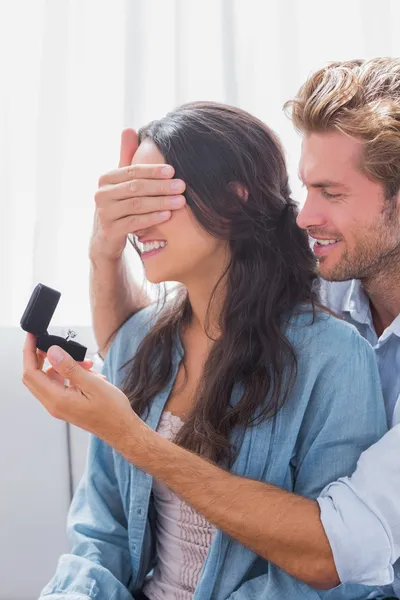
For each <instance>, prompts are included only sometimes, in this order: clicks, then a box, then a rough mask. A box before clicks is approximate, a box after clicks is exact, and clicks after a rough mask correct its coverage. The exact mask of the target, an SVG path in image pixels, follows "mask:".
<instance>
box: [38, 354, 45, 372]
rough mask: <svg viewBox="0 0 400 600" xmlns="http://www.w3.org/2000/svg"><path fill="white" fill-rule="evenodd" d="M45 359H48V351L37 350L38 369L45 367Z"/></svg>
mask: <svg viewBox="0 0 400 600" xmlns="http://www.w3.org/2000/svg"><path fill="white" fill-rule="evenodd" d="M45 360H46V353H45V352H42V351H41V350H38V351H37V362H38V369H40V370H42V369H43V365H44V362H45Z"/></svg>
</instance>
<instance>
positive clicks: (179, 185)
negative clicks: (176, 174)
mask: <svg viewBox="0 0 400 600" xmlns="http://www.w3.org/2000/svg"><path fill="white" fill-rule="evenodd" d="M181 189H182V181H173V182H172V183H171V190H175V191H176V190H181Z"/></svg>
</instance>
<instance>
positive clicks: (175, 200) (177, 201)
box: [171, 196, 183, 208]
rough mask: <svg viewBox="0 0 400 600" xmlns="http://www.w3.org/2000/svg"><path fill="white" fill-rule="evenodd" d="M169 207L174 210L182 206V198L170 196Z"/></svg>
mask: <svg viewBox="0 0 400 600" xmlns="http://www.w3.org/2000/svg"><path fill="white" fill-rule="evenodd" d="M171 206H173V207H174V208H178V207H179V206H183V198H182V196H172V198H171Z"/></svg>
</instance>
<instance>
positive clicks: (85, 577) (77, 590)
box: [40, 307, 154, 600]
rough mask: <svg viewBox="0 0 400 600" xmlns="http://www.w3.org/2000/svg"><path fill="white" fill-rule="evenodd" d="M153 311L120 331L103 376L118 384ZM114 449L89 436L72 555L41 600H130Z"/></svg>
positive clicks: (72, 518) (75, 504) (74, 507)
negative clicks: (122, 368)
mask: <svg viewBox="0 0 400 600" xmlns="http://www.w3.org/2000/svg"><path fill="white" fill-rule="evenodd" d="M153 314H154V309H153V308H152V307H151V308H150V307H149V308H148V309H144V310H142V311H139V312H138V313H136V314H135V315H134V316H133V317H131V318H130V319H129V320H128V321H127V322H126V323H125V324H124V325H123V326H122V327H121V328H120V330H119V331H118V333H117V335H116V336H115V339H114V341H113V343H112V345H111V347H110V349H109V351H108V353H107V356H106V359H105V361H104V365H103V369H102V372H103V374H104V375H105V376H106V377H107V379H108V380H109V381H110V382H111V383H113V384H114V385H117V386H119V385H120V384H121V382H122V379H123V372H122V370H121V365H123V364H124V362H125V361H126V360H127V359H130V358H132V356H133V355H134V353H135V351H136V349H137V346H138V344H139V343H140V341H141V339H142V338H143V336H144V335H145V333H146V332H147V330H148V328H149V326H150V325H149V323H150V319H151V317H152V316H153ZM114 460H115V455H114V453H113V450H112V448H111V447H110V446H108V445H107V444H106V443H105V442H103V441H102V440H100V439H98V438H97V437H95V436H91V437H90V442H89V451H88V458H87V465H86V470H85V474H84V476H83V479H82V480H81V482H80V484H79V486H78V488H77V490H76V493H75V495H74V499H73V501H72V504H71V508H70V511H69V516H68V537H69V541H70V545H71V552H70V554H65V555H63V556H61V558H60V560H59V563H58V566H57V570H56V573H55V575H54V577H53V578H52V580H51V581H50V582H49V584H48V585H47V586H46V587H45V588H44V590H43V591H42V594H41V596H40V600H41V599H42V598H43V599H46V600H59V599H61V598H62V600H92V599H94V598H96V599H97V598H104V599H106V598H107V599H110V600H111V599H112V600H132V595H131V593H130V592H129V591H128V586H129V584H130V582H131V580H132V575H133V574H132V570H131V564H132V561H131V556H130V550H129V538H128V523H127V518H126V515H125V511H124V506H123V502H122V498H121V493H120V490H119V486H118V481H117V477H116V473H115V464H114Z"/></svg>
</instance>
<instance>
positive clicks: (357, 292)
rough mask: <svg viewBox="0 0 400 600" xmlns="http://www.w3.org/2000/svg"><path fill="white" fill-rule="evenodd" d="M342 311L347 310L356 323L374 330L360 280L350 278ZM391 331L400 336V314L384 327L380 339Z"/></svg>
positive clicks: (366, 297) (384, 337) (366, 298)
mask: <svg viewBox="0 0 400 600" xmlns="http://www.w3.org/2000/svg"><path fill="white" fill-rule="evenodd" d="M343 312H347V313H348V314H349V315H350V316H351V318H352V319H353V320H354V321H357V323H362V324H365V325H368V326H369V327H370V328H371V329H372V330H373V331H375V328H374V324H373V321H372V314H371V307H370V303H369V298H368V296H367V294H366V292H365V290H364V288H363V286H362V283H361V281H359V280H358V279H353V280H352V282H351V285H350V286H349V288H348V290H347V291H346V293H345V295H344V298H343ZM392 333H394V334H395V335H397V336H398V337H400V315H398V316H397V317H396V318H395V320H394V321H393V322H392V323H391V324H390V325H389V327H387V328H386V329H385V331H384V332H383V333H382V335H381V337H380V341H383V340H384V339H386V338H387V337H389V335H391V334H392Z"/></svg>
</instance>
